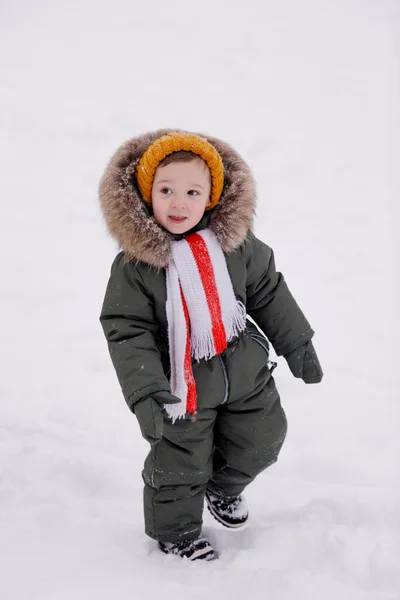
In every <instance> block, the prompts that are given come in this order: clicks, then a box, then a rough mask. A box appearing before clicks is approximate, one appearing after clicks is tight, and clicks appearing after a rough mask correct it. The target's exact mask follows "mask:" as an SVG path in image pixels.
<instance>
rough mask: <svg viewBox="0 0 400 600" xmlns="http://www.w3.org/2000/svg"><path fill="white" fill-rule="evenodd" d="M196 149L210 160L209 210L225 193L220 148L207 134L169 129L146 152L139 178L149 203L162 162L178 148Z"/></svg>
mask: <svg viewBox="0 0 400 600" xmlns="http://www.w3.org/2000/svg"><path fill="white" fill-rule="evenodd" d="M181 150H185V151H187V152H193V154H197V156H199V157H200V158H202V159H203V160H204V161H205V163H206V164H207V166H208V168H209V170H210V175H211V197H210V204H208V205H207V210H211V209H212V208H214V207H215V206H216V205H217V204H218V201H219V199H220V197H221V194H222V190H223V186H224V167H223V164H222V159H221V156H220V154H219V153H218V151H217V150H216V149H215V148H214V146H213V145H212V144H210V142H208V141H207V140H206V139H205V138H202V137H200V136H198V135H195V134H192V133H185V132H179V133H168V134H167V135H163V136H162V137H160V138H158V139H157V140H155V142H153V144H151V146H149V147H148V148H147V150H146V152H144V154H143V155H142V157H141V159H140V161H139V164H138V167H137V170H136V178H137V183H138V187H139V191H140V193H141V195H142V197H143V200H144V202H145V203H146V204H147V205H151V190H152V187H153V182H154V176H155V173H156V170H157V167H158V166H159V164H160V163H161V162H162V161H163V160H164V158H166V157H167V156H169V155H170V154H173V153H174V152H179V151H181Z"/></svg>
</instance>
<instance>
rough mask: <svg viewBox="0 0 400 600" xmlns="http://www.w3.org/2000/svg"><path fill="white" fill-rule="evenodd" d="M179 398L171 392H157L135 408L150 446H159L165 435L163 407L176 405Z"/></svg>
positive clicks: (140, 425)
mask: <svg viewBox="0 0 400 600" xmlns="http://www.w3.org/2000/svg"><path fill="white" fill-rule="evenodd" d="M178 402H180V400H179V398H177V397H176V396H173V395H172V394H170V393H169V392H155V393H154V394H153V395H152V396H148V397H147V398H144V399H143V400H140V401H139V402H138V403H137V404H135V406H134V413H135V415H136V418H137V420H138V421H139V427H140V431H141V432H142V436H143V437H144V439H145V440H146V441H147V442H149V444H152V445H153V444H158V442H159V441H160V440H161V438H162V433H163V422H164V419H163V405H164V404H176V403H178Z"/></svg>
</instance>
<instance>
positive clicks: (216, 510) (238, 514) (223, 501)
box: [206, 491, 249, 528]
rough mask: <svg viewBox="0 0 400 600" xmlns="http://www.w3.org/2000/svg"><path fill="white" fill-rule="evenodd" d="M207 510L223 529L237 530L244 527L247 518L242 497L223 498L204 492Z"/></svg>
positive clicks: (245, 506) (246, 510) (247, 512)
mask: <svg viewBox="0 0 400 600" xmlns="http://www.w3.org/2000/svg"><path fill="white" fill-rule="evenodd" d="M206 502H207V508H208V510H209V511H210V513H211V514H212V516H213V517H214V519H216V520H217V521H218V522H219V523H222V525H225V527H231V528H237V527H241V526H242V525H244V524H245V523H246V521H247V519H248V518H249V511H248V508H247V504H246V500H245V499H244V498H243V496H233V497H232V498H223V497H222V496H214V494H212V493H211V492H208V491H207V492H206Z"/></svg>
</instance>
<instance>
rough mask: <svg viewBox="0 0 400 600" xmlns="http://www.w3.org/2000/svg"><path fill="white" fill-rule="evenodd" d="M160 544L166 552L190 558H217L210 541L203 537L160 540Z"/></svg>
mask: <svg viewBox="0 0 400 600" xmlns="http://www.w3.org/2000/svg"><path fill="white" fill-rule="evenodd" d="M158 546H159V548H160V550H162V552H165V554H175V555H176V556H180V557H181V558H188V559H189V560H200V559H202V560H213V559H214V558H217V557H216V554H215V551H214V548H213V547H212V546H211V544H210V542H208V541H207V540H206V539H204V538H201V537H200V538H198V539H197V540H181V541H180V542H158Z"/></svg>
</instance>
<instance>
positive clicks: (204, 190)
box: [151, 158, 211, 233]
mask: <svg viewBox="0 0 400 600" xmlns="http://www.w3.org/2000/svg"><path fill="white" fill-rule="evenodd" d="M210 193H211V176H210V171H209V169H208V167H207V164H206V163H205V162H204V160H202V159H201V158H199V159H193V160H191V161H190V162H181V161H179V162H172V163H170V164H168V165H165V166H160V167H158V169H157V170H156V174H155V177H154V182H153V189H152V191H151V200H152V206H153V211H154V216H155V218H156V220H157V221H158V223H160V225H162V226H163V227H164V228H165V229H168V231H170V232H171V233H185V232H186V231H189V229H192V227H195V225H197V223H199V221H200V220H201V218H202V216H203V214H204V211H205V209H206V207H207V205H208V204H209V202H210Z"/></svg>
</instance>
